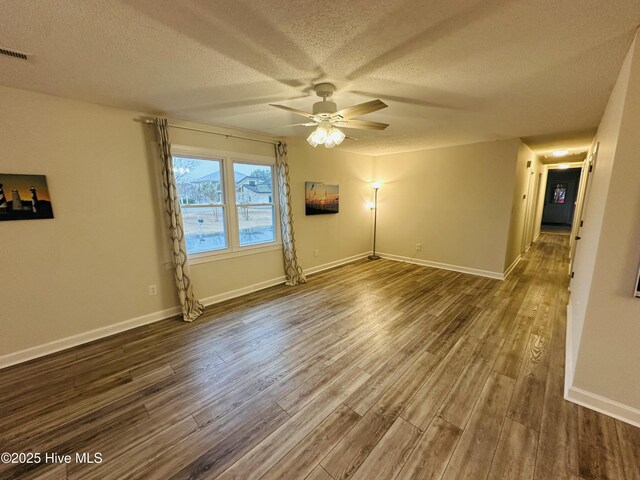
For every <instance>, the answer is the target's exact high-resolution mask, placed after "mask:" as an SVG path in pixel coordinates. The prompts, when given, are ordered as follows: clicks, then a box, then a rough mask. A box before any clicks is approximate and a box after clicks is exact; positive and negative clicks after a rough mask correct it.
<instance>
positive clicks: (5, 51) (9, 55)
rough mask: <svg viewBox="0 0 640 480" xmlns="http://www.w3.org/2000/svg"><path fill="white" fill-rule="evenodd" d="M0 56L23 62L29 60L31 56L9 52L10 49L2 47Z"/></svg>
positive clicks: (13, 51)
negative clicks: (18, 59)
mask: <svg viewBox="0 0 640 480" xmlns="http://www.w3.org/2000/svg"><path fill="white" fill-rule="evenodd" d="M0 54H2V55H6V56H7V57H14V58H21V59H22V60H28V59H29V54H28V53H22V52H18V51H16V50H9V49H8V48H2V47H0Z"/></svg>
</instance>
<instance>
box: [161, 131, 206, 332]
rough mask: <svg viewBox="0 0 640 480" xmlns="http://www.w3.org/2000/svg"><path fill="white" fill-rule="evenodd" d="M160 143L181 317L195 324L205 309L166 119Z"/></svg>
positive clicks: (165, 200) (165, 199) (164, 193)
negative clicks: (195, 281)
mask: <svg viewBox="0 0 640 480" xmlns="http://www.w3.org/2000/svg"><path fill="white" fill-rule="evenodd" d="M156 127H157V130H158V143H159V145H160V161H161V163H160V165H161V174H162V189H163V196H164V204H165V208H166V210H167V214H168V215H169V233H170V236H171V253H172V257H173V266H174V267H175V278H176V286H177V287H178V297H179V299H180V306H181V307H182V318H183V319H184V321H185V322H193V321H194V320H195V319H196V318H198V317H199V316H200V315H202V311H203V310H204V307H203V306H202V304H201V303H200V302H199V301H198V300H197V299H196V298H195V296H194V294H193V286H192V284H191V271H190V268H189V262H188V260H187V245H186V243H185V239H184V224H183V223H182V212H181V210H180V202H179V199H178V188H177V186H176V178H175V175H174V173H173V159H172V158H171V144H170V143H169V129H168V125H167V119H166V118H157V119H156Z"/></svg>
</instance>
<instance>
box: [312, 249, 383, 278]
mask: <svg viewBox="0 0 640 480" xmlns="http://www.w3.org/2000/svg"><path fill="white" fill-rule="evenodd" d="M370 254H371V252H364V253H359V254H357V255H351V256H350V257H346V258H342V259H340V260H335V261H333V262H329V263H325V264H323V265H317V266H315V267H311V268H305V269H304V272H305V273H307V274H309V275H312V274H314V273H318V272H322V271H323V270H329V269H330V268H334V267H339V266H340V265H345V264H347V263H351V262H355V261H356V260H361V259H363V258H366V256H367V255H370Z"/></svg>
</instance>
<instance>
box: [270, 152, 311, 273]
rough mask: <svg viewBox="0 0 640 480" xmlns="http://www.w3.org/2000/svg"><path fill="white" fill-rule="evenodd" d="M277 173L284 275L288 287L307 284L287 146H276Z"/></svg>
mask: <svg viewBox="0 0 640 480" xmlns="http://www.w3.org/2000/svg"><path fill="white" fill-rule="evenodd" d="M276 173H277V177H278V190H279V195H280V223H281V224H282V249H283V251H284V274H285V277H286V279H287V281H286V284H287V285H297V284H298V283H305V282H306V281H307V278H306V277H305V276H304V272H303V271H302V268H301V267H300V265H298V255H297V253H296V241H295V233H294V228H293V214H292V212H291V194H290V187H289V165H288V163H287V144H286V143H284V142H278V143H277V144H276Z"/></svg>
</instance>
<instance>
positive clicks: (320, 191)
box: [304, 182, 340, 215]
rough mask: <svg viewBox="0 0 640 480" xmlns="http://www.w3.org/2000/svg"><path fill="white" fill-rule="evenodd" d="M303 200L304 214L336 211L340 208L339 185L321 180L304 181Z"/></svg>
mask: <svg viewBox="0 0 640 480" xmlns="http://www.w3.org/2000/svg"><path fill="white" fill-rule="evenodd" d="M304 202H305V214H306V215H322V214H325V213H338V211H339V209H340V186H339V185H328V184H326V183H321V182H305V184H304Z"/></svg>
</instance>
